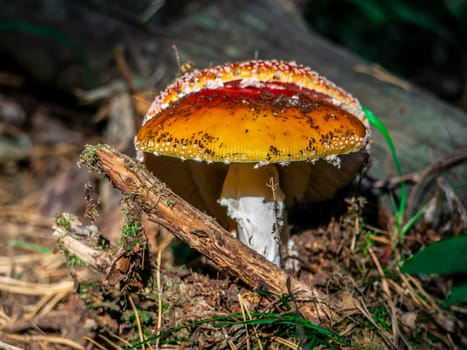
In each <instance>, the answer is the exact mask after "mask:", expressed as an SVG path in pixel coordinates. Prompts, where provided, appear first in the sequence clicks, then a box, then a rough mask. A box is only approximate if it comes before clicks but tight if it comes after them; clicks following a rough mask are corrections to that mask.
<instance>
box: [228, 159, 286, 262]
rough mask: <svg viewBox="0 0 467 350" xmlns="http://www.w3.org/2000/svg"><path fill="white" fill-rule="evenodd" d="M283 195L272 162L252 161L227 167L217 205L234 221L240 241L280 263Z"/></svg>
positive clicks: (283, 210)
mask: <svg viewBox="0 0 467 350" xmlns="http://www.w3.org/2000/svg"><path fill="white" fill-rule="evenodd" d="M284 198H285V196H284V194H283V192H282V190H281V189H280V187H279V173H278V171H277V169H276V167H275V166H274V165H265V166H261V167H258V168H255V167H254V164H252V163H236V164H232V165H231V166H230V167H229V170H228V172H227V176H226V178H225V180H224V185H223V187H222V192H221V195H220V198H219V204H221V205H223V206H225V207H227V213H228V215H229V216H230V217H231V218H232V219H234V220H235V221H236V222H237V236H238V238H239V240H240V241H241V242H243V243H244V244H246V245H247V246H248V247H250V248H251V249H253V250H255V251H256V252H258V253H259V254H261V255H263V256H264V257H265V258H266V259H268V260H269V261H271V262H273V263H274V264H276V265H278V266H279V265H280V249H279V248H280V240H281V234H282V232H283V227H284V226H285V203H284Z"/></svg>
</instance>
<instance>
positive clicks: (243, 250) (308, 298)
mask: <svg viewBox="0 0 467 350" xmlns="http://www.w3.org/2000/svg"><path fill="white" fill-rule="evenodd" d="M81 161H82V162H83V163H86V164H87V166H88V167H89V168H90V169H92V170H97V171H98V172H99V173H100V174H102V175H105V176H106V177H108V178H109V180H110V181H111V182H112V184H113V185H114V186H115V187H117V188H118V189H119V190H120V191H121V192H122V194H124V195H125V196H127V197H128V198H131V200H132V201H133V202H134V203H136V204H137V205H139V206H140V208H141V209H142V210H143V211H144V212H145V213H146V214H147V215H148V217H149V219H150V220H152V221H154V222H156V223H158V224H160V225H161V226H163V227H165V228H167V229H168V230H170V231H171V232H172V233H173V234H174V235H175V236H176V237H178V238H179V239H180V240H182V241H184V242H185V243H186V244H188V245H189V246H190V247H191V248H193V249H196V250H197V251H198V252H200V253H201V254H203V255H204V256H206V257H207V258H208V259H210V260H211V261H213V262H214V263H215V264H216V265H217V266H218V268H219V269H222V270H224V271H227V272H229V273H231V274H232V275H234V276H236V277H238V278H239V279H240V280H241V281H243V282H244V283H245V284H247V285H248V286H250V287H251V288H253V289H260V290H265V291H269V292H271V293H273V294H275V295H283V294H289V293H290V292H293V293H294V295H295V298H296V300H298V301H299V306H300V311H301V312H302V314H303V315H304V316H305V317H306V318H307V319H309V320H310V321H312V322H315V323H319V324H331V323H334V322H336V321H338V320H340V319H341V316H340V315H341V314H342V313H344V312H347V313H348V312H349V310H342V305H341V304H340V302H339V301H338V300H335V299H333V298H331V297H329V296H327V295H325V294H324V293H322V292H321V291H319V290H317V289H313V288H311V287H309V286H307V285H306V284H304V283H303V282H301V281H298V280H296V279H295V278H292V277H289V276H287V274H286V273H285V272H284V271H283V270H281V269H279V268H278V267H276V266H275V265H274V264H272V263H271V262H269V261H267V260H266V259H264V258H263V257H262V256H260V255H258V254H256V253H255V252H254V251H253V250H251V249H249V248H248V247H247V246H245V245H244V244H242V243H241V242H240V241H239V240H237V239H236V238H234V237H232V236H231V235H230V234H229V233H228V232H227V231H226V230H225V229H224V228H222V227H221V226H220V225H219V224H218V223H217V222H216V221H215V220H214V219H213V218H211V217H210V216H208V215H206V214H204V213H202V212H200V211H199V210H197V209H196V208H194V207H193V206H191V205H190V204H189V203H187V202H186V201H185V200H183V199H182V198H181V197H179V196H177V195H176V194H175V193H173V192H172V191H171V190H170V189H169V188H167V187H166V186H165V185H164V184H163V183H162V182H160V181H159V180H158V179H157V178H155V177H154V176H153V175H152V174H151V173H150V172H149V171H148V170H147V169H145V168H144V167H141V166H140V165H139V164H138V163H136V162H135V161H134V160H133V159H131V158H129V157H128V156H126V155H123V154H121V153H118V152H116V151H114V150H112V149H111V148H110V147H107V146H97V147H93V146H87V148H86V149H85V151H84V152H83V153H82V157H81Z"/></svg>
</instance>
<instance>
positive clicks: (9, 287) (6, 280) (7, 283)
mask: <svg viewBox="0 0 467 350" xmlns="http://www.w3.org/2000/svg"><path fill="white" fill-rule="evenodd" d="M73 288H74V284H73V281H62V282H58V283H50V284H47V283H31V282H25V281H20V280H17V279H14V278H10V277H4V276H0V290H1V291H4V292H8V293H15V294H23V295H53V294H57V293H63V294H66V293H69V292H71V291H72V290H73Z"/></svg>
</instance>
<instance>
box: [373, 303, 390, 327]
mask: <svg viewBox="0 0 467 350" xmlns="http://www.w3.org/2000/svg"><path fill="white" fill-rule="evenodd" d="M373 319H374V320H375V322H376V324H378V325H379V326H380V327H381V328H383V329H386V330H389V329H391V324H392V323H391V318H390V317H389V314H388V312H387V311H386V309H385V308H384V306H377V307H375V308H374V310H373Z"/></svg>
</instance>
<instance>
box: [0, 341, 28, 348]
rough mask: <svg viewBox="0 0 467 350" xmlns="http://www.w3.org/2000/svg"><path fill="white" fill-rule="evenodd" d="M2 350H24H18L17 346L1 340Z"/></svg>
mask: <svg viewBox="0 0 467 350" xmlns="http://www.w3.org/2000/svg"><path fill="white" fill-rule="evenodd" d="M0 350H23V349H22V348H18V347H16V346H13V345H10V344H7V343H4V342H2V341H1V340H0Z"/></svg>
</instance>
